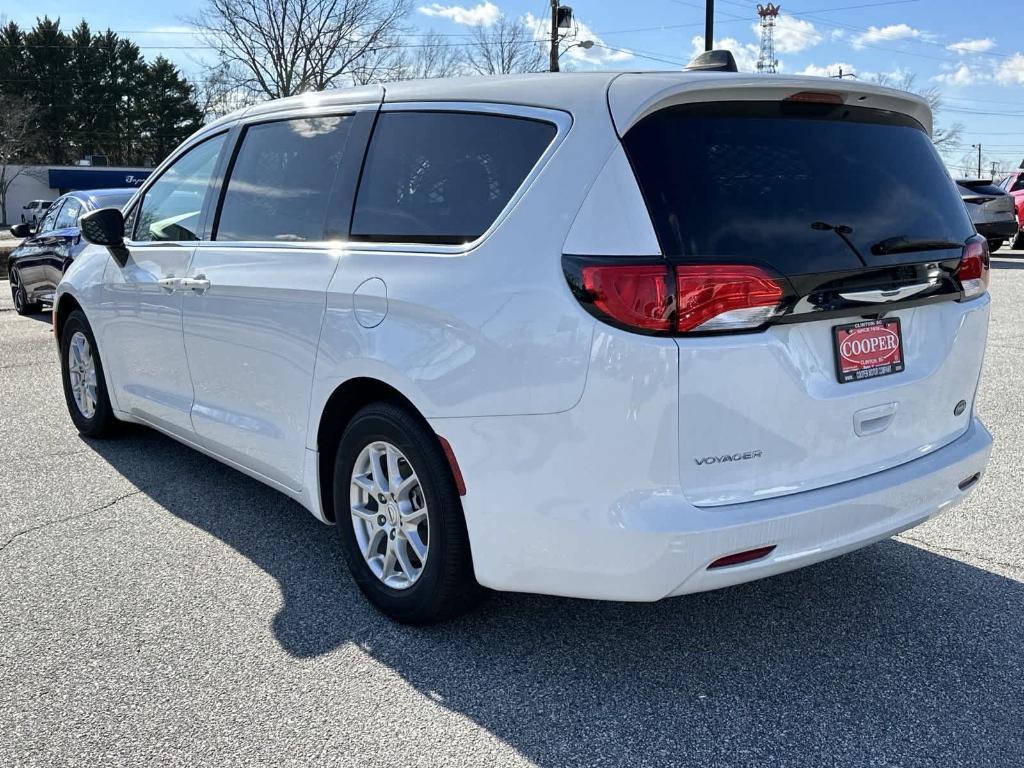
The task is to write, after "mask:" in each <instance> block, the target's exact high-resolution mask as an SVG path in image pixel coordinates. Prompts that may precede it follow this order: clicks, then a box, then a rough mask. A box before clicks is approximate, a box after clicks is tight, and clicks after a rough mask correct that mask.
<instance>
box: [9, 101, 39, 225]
mask: <svg viewBox="0 0 1024 768" xmlns="http://www.w3.org/2000/svg"><path fill="white" fill-rule="evenodd" d="M35 117H36V108H35V107H34V106H33V105H32V104H31V103H30V102H28V101H26V100H25V99H19V98H16V97H13V96H5V95H0V219H2V220H3V223H4V224H6V223H7V222H8V221H9V219H8V218H7V194H8V193H9V192H10V191H11V187H12V186H14V182H15V180H17V179H18V178H19V177H20V176H35V175H37V174H38V172H37V171H36V170H35V169H33V168H31V167H29V165H28V164H29V163H31V162H32V161H33V160H36V159H37V157H36V152H35V144H34V142H33V137H34V132H33V127H34V126H35Z"/></svg>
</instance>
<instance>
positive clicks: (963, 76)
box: [932, 64, 985, 85]
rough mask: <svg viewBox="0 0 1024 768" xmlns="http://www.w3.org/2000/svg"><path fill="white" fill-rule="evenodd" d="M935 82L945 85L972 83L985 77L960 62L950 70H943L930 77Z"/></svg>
mask: <svg viewBox="0 0 1024 768" xmlns="http://www.w3.org/2000/svg"><path fill="white" fill-rule="evenodd" d="M932 79H933V80H935V81H936V82H939V83H945V84H946V85H973V84H974V83H977V82H979V81H981V80H984V79H985V77H984V76H983V75H982V73H980V72H978V71H977V70H974V69H971V68H970V67H969V66H967V65H966V64H960V65H958V66H957V67H956V68H955V69H953V70H952V71H950V72H943V73H942V74H939V75H936V76H935V77H933V78H932Z"/></svg>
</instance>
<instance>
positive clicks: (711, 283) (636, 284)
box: [564, 256, 785, 333]
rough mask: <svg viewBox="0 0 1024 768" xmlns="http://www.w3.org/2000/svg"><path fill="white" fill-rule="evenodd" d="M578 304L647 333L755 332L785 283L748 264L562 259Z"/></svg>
mask: <svg viewBox="0 0 1024 768" xmlns="http://www.w3.org/2000/svg"><path fill="white" fill-rule="evenodd" d="M564 267H565V274H566V278H567V279H568V281H569V285H570V286H571V287H572V288H573V292H574V293H575V295H576V297H577V298H578V299H579V301H580V302H581V303H582V304H583V305H584V306H585V307H587V309H588V310H590V312H591V313H592V314H594V315H596V316H597V317H600V318H602V319H604V320H606V321H608V322H610V323H611V324H612V325H621V326H623V327H625V328H630V329H635V330H638V331H647V332H649V333H687V332H691V331H692V332H696V333H705V332H708V331H736V330H749V329H752V328H757V327H758V326H761V325H763V324H764V323H765V321H767V320H768V319H769V318H770V317H772V316H773V315H775V314H776V313H777V312H778V311H779V309H780V308H781V307H782V301H783V298H784V295H785V290H784V288H783V283H782V282H781V281H780V280H779V279H777V278H775V277H773V276H772V275H771V274H770V273H768V272H766V271H765V270H763V269H761V268H759V267H755V266H751V265H747V264H696V265H694V264H684V265H673V264H670V263H667V262H660V263H657V264H652V263H650V262H648V263H646V264H630V263H626V262H625V261H617V262H610V261H599V260H598V259H597V258H595V259H590V258H588V257H585V256H566V257H565V261H564Z"/></svg>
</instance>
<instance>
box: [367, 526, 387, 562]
mask: <svg viewBox="0 0 1024 768" xmlns="http://www.w3.org/2000/svg"><path fill="white" fill-rule="evenodd" d="M383 535H384V529H382V528H377V529H376V530H374V531H371V532H370V535H369V536H368V537H367V539H366V549H365V550H363V557H365V558H366V559H367V560H370V559H371V558H373V557H377V556H378V555H377V545H378V544H380V537H381V536H383Z"/></svg>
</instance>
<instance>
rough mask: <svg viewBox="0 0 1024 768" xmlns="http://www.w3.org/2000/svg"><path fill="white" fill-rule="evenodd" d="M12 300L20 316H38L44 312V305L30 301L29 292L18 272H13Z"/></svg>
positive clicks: (14, 270)
mask: <svg viewBox="0 0 1024 768" xmlns="http://www.w3.org/2000/svg"><path fill="white" fill-rule="evenodd" d="M11 299H12V300H13V301H14V311H15V312H17V313H18V314H19V315H37V314H39V313H40V312H42V311H43V305H42V304H40V303H39V302H38V301H29V300H28V291H26V290H25V286H24V285H22V282H21V275H20V274H18V270H16V269H12V270H11Z"/></svg>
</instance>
